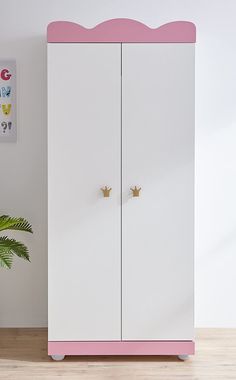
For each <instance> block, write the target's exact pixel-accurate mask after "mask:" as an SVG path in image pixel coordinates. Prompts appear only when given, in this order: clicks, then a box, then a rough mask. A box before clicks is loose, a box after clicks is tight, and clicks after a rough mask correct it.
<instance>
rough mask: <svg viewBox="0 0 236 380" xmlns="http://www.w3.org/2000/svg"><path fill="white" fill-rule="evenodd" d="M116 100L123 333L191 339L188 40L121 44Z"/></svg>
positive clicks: (191, 185) (191, 85)
mask: <svg viewBox="0 0 236 380" xmlns="http://www.w3.org/2000/svg"><path fill="white" fill-rule="evenodd" d="M122 99H123V100H122V111H123V117H122V128H123V144H122V151H123V156H122V169H123V176H122V177H123V179H122V182H123V203H122V206H123V207H122V210H123V211H122V214H123V218H122V241H123V244H122V263H123V272H122V273H123V274H122V278H123V283H122V289H123V292H122V311H123V319H122V332H123V334H122V339H124V340H192V339H193V282H194V278H193V265H194V44H188V43H186V44H181V43H178V44H172V43H168V44H165V43H162V44H161V43H160V44H155V43H152V44H123V45H122ZM135 185H136V186H138V187H141V188H142V189H141V191H140V197H135V198H134V197H132V194H131V191H130V187H134V186H135Z"/></svg>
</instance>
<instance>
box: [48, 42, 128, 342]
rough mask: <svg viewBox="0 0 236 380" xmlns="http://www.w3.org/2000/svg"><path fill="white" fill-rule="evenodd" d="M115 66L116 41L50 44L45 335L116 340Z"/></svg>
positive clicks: (117, 165)
mask: <svg viewBox="0 0 236 380" xmlns="http://www.w3.org/2000/svg"><path fill="white" fill-rule="evenodd" d="M120 72H121V55H120V44H108V43H106V44H102V43H99V44H93V43H81V44H80V43H77V44H75V43H68V44H63V43H49V44H48V250H49V252H48V257H49V259H48V280H49V304H48V307H49V320H48V323H49V341H93V340H120V339H121V216H120V215H121V200H120V187H121V157H120V151H121V146H120V141H121V138H120V137H121V120H120V113H121V111H120V110H121V84H120V83H121V77H120V75H121V74H120ZM105 186H108V187H111V188H112V190H111V192H110V197H104V196H103V192H102V191H101V188H102V187H105Z"/></svg>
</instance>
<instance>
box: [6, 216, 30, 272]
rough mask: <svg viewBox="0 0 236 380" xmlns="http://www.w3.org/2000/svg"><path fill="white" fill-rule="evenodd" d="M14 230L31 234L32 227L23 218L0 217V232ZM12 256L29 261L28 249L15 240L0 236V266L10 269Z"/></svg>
mask: <svg viewBox="0 0 236 380" xmlns="http://www.w3.org/2000/svg"><path fill="white" fill-rule="evenodd" d="M4 230H14V231H26V232H31V233H33V231H32V226H31V225H30V223H29V222H28V221H27V220H26V219H24V218H15V217H10V216H8V215H1V216H0V231H4ZM14 255H16V256H18V257H20V258H22V259H24V260H27V261H30V258H29V251H28V248H27V247H26V246H25V245H24V244H23V243H21V242H20V241H17V240H15V239H11V238H9V237H8V236H0V266H1V267H4V268H7V269H10V268H11V266H12V262H13V257H14Z"/></svg>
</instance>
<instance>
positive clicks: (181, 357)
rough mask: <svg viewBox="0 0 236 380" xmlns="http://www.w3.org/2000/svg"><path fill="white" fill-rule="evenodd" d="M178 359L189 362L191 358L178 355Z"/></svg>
mask: <svg viewBox="0 0 236 380" xmlns="http://www.w3.org/2000/svg"><path fill="white" fill-rule="evenodd" d="M178 358H179V359H180V360H183V361H185V360H188V359H189V356H188V355H178Z"/></svg>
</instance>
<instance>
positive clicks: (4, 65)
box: [0, 60, 17, 142]
mask: <svg viewBox="0 0 236 380" xmlns="http://www.w3.org/2000/svg"><path fill="white" fill-rule="evenodd" d="M16 137H17V134H16V61H14V60H0V142H15V141H16Z"/></svg>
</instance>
